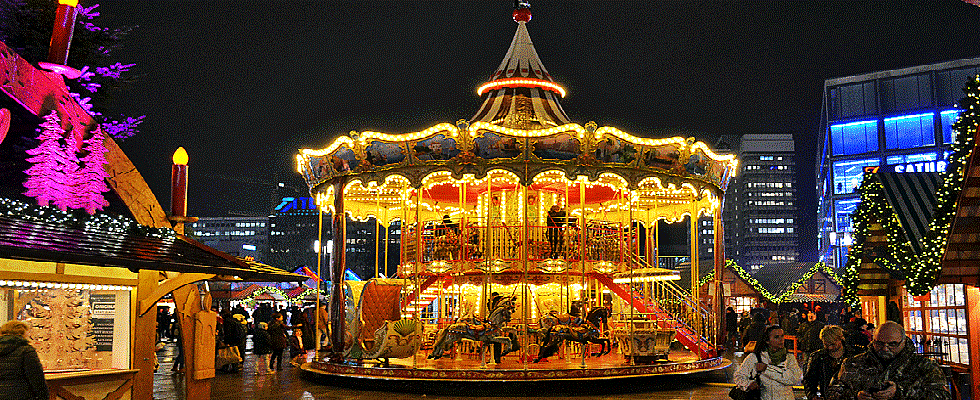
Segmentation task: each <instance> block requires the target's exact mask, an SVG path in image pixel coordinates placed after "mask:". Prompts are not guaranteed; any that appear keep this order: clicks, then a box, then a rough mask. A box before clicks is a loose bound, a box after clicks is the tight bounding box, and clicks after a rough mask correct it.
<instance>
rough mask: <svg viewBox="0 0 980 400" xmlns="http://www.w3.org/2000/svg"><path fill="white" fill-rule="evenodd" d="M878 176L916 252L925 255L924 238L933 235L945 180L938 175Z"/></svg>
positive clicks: (888, 173) (885, 174)
mask: <svg viewBox="0 0 980 400" xmlns="http://www.w3.org/2000/svg"><path fill="white" fill-rule="evenodd" d="M877 175H878V180H879V181H880V182H881V186H882V187H883V188H884V192H885V198H886V199H887V200H888V204H889V205H891V207H892V209H893V210H894V211H895V215H896V216H898V222H899V223H901V224H902V228H903V229H905V235H906V236H907V237H908V238H909V241H910V242H911V243H912V248H913V250H915V252H916V253H919V254H921V253H922V238H923V237H924V236H925V234H926V232H929V223H930V222H931V221H932V214H933V212H934V211H935V209H936V192H937V191H938V190H939V186H940V185H942V177H941V176H940V174H939V173H935V172H878V173H877Z"/></svg>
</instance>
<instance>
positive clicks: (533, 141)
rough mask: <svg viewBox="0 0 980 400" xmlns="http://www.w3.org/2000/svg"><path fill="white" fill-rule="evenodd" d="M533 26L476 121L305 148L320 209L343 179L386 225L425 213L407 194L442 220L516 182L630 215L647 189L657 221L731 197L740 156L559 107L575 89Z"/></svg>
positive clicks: (495, 78) (300, 161)
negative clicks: (560, 75)
mask: <svg viewBox="0 0 980 400" xmlns="http://www.w3.org/2000/svg"><path fill="white" fill-rule="evenodd" d="M530 19H531V14H530V10H529V9H528V8H527V7H526V6H524V5H520V4H519V6H518V9H517V10H515V12H514V20H515V21H517V24H518V25H517V32H516V34H515V35H514V39H513V41H512V42H511V45H510V48H509V50H508V51H507V55H506V56H505V57H504V59H503V61H502V62H501V64H500V66H499V67H498V68H497V70H496V71H495V72H494V73H493V74H492V75H491V77H490V80H489V81H488V82H487V83H486V84H484V85H482V86H481V87H480V88H479V89H478V90H477V92H478V93H479V94H480V95H482V96H483V104H482V105H481V107H480V109H479V111H478V112H477V113H476V115H474V117H473V118H472V119H470V120H463V119H461V120H459V121H457V122H456V123H455V124H450V123H440V124H436V125H434V126H432V127H430V128H428V129H425V130H422V131H419V132H413V133H405V134H389V133H382V132H351V133H350V134H349V135H346V136H341V137H339V138H337V139H336V140H334V141H333V143H331V144H330V145H329V146H327V147H326V148H323V149H319V150H317V149H302V150H300V152H299V154H297V155H296V163H297V171H298V172H299V173H301V174H302V175H303V176H304V178H305V179H306V182H307V184H308V185H309V187H310V189H311V193H313V194H314V196H316V197H317V202H318V204H321V206H323V207H324V208H326V209H328V210H329V208H330V204H331V200H330V198H332V197H333V196H334V193H333V191H334V188H333V186H332V184H333V183H338V182H343V184H344V186H342V188H343V196H344V199H345V200H344V201H345V203H346V204H347V205H348V206H345V209H346V211H347V212H349V213H351V214H352V216H355V217H362V218H363V217H368V216H375V217H379V218H382V219H385V220H389V219H392V218H396V216H397V215H401V214H402V213H403V210H404V209H405V208H406V207H414V206H413V205H410V204H408V203H409V202H408V200H407V199H408V198H409V197H411V196H415V195H417V194H419V190H421V191H422V192H423V193H422V197H424V198H425V199H426V201H427V202H428V203H423V204H421V206H422V207H425V208H427V209H429V211H432V212H433V213H436V214H439V216H441V215H443V213H452V212H453V210H452V209H447V208H446V205H447V204H457V205H462V204H464V203H471V204H470V205H472V204H475V202H476V201H477V198H478V196H479V195H480V194H481V193H483V194H486V193H487V192H491V191H492V192H497V191H498V190H504V191H507V190H513V189H515V188H514V185H524V186H526V187H528V189H529V190H533V191H539V192H541V193H545V192H547V193H558V192H561V193H563V199H564V200H565V201H567V202H569V203H571V202H575V204H579V201H580V200H581V199H580V193H581V192H580V191H579V189H580V187H582V186H584V187H585V190H584V199H585V201H584V202H585V203H587V205H586V206H585V207H584V209H587V210H588V211H589V212H606V211H610V210H613V209H618V208H617V207H620V206H619V204H620V203H622V202H625V200H624V199H625V198H626V196H627V194H628V193H630V192H632V193H642V194H640V195H638V196H639V197H638V199H637V200H636V202H634V204H637V205H638V208H639V209H645V210H651V209H652V210H655V211H654V212H653V213H652V215H650V218H664V219H668V220H680V219H683V215H686V214H690V213H692V212H696V213H705V214H710V213H711V212H712V210H715V209H716V208H718V207H719V206H720V197H721V196H720V193H721V192H723V191H724V190H725V189H726V187H727V185H728V181H729V179H730V178H731V177H732V176H733V174H734V173H735V171H736V169H737V165H738V160H737V159H736V158H735V156H734V155H731V154H717V153H715V152H713V151H712V150H711V149H710V148H709V147H708V146H707V145H706V144H705V143H703V142H698V141H697V140H695V139H694V138H690V137H688V138H685V137H667V138H656V139H653V138H642V137H637V136H634V135H632V134H630V133H627V132H623V131H621V130H619V129H617V128H614V127H609V126H602V127H600V126H598V125H597V124H596V123H595V122H589V123H586V124H584V125H580V124H578V123H572V122H570V121H569V119H568V117H567V115H566V114H565V112H564V111H563V110H562V108H561V105H560V104H559V102H558V99H559V97H560V96H563V95H564V93H565V92H564V89H563V88H562V87H561V86H560V85H558V83H557V82H555V80H554V78H553V77H552V76H551V75H550V74H549V73H548V71H547V69H545V67H544V65H543V64H542V63H541V60H540V59H539V58H538V54H537V52H536V51H535V49H534V45H533V44H532V42H531V39H530V36H529V34H528V31H527V22H528V21H529V20H530ZM582 178H585V179H582ZM461 183H465V184H461ZM508 185H510V186H508ZM464 192H465V193H464ZM528 200H534V199H528ZM644 202H645V204H641V203H644ZM692 202H697V203H698V204H696V205H695V206H694V207H691V204H692ZM551 203H553V201H552V202H549V204H551ZM440 207H442V208H441V209H440ZM358 210H359V211H358ZM600 210H604V211H600ZM619 210H620V211H621V209H619ZM379 213H381V214H385V215H378V214H379ZM355 214H356V215H355Z"/></svg>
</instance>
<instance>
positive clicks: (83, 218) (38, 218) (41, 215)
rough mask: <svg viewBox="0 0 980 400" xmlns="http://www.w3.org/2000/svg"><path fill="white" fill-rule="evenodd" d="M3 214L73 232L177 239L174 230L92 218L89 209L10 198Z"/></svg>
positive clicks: (2, 201) (0, 203) (2, 202)
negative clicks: (96, 232)
mask: <svg viewBox="0 0 980 400" xmlns="http://www.w3.org/2000/svg"><path fill="white" fill-rule="evenodd" d="M0 215H6V216H10V217H15V218H17V219H22V220H25V221H31V222H37V223H42V224H49V225H57V226H63V227H66V228H71V229H82V230H89V231H103V232H107V233H112V234H119V235H133V236H142V237H156V238H161V239H172V238H174V237H175V236H176V233H175V232H174V230H173V229H169V228H151V227H148V226H145V225H140V224H139V223H137V222H136V221H133V220H132V219H129V218H126V217H123V216H109V215H107V214H102V213H97V214H95V215H89V214H87V213H86V212H85V210H73V211H61V210H59V209H58V208H57V207H52V206H38V205H32V204H27V203H24V202H22V201H18V200H14V199H9V198H0Z"/></svg>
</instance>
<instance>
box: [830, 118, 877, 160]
mask: <svg viewBox="0 0 980 400" xmlns="http://www.w3.org/2000/svg"><path fill="white" fill-rule="evenodd" d="M830 137H831V145H832V148H833V150H834V155H835V156H842V155H850V154H861V153H868V152H872V151H878V121H874V120H872V121H857V122H848V123H844V124H837V125H831V126H830Z"/></svg>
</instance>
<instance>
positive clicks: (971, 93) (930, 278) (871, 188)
mask: <svg viewBox="0 0 980 400" xmlns="http://www.w3.org/2000/svg"><path fill="white" fill-rule="evenodd" d="M963 92H964V93H966V98H964V99H963V100H962V101H961V102H960V108H962V109H964V110H965V111H964V112H963V113H961V114H960V117H959V119H957V120H956V122H955V123H954V124H953V127H952V129H953V131H955V132H956V133H957V135H956V141H954V143H953V153H952V154H951V155H950V159H949V165H948V166H947V167H946V172H945V173H944V174H943V185H942V187H940V188H939V191H938V193H937V194H936V197H937V199H936V200H937V202H936V210H935V212H934V213H933V219H932V222H930V224H929V232H927V233H926V234H925V236H924V237H923V239H922V242H923V243H922V247H923V249H922V254H919V255H915V253H914V252H913V251H912V250H911V243H910V242H909V240H908V238H907V237H906V236H905V233H904V230H902V229H897V228H898V226H899V224H898V221H897V220H896V218H895V216H894V213H893V212H892V211H891V209H890V208H888V207H887V202H886V201H885V200H884V199H882V198H881V197H882V193H881V188H880V186H881V184H880V183H877V184H875V182H874V181H871V180H869V179H870V177H869V176H867V175H866V176H865V182H863V183H862V184H861V187H862V188H863V190H862V188H859V189H858V190H859V192H861V204H859V205H858V208H857V210H855V212H854V214H852V216H851V219H852V220H853V222H854V243H855V244H854V245H853V246H852V247H851V250H850V252H849V253H848V257H847V266H846V267H845V270H844V281H843V282H842V284H843V286H844V288H845V290H846V292H847V298H848V300H850V301H852V302H856V300H857V282H858V269H859V268H860V265H861V258H862V256H864V255H865V252H866V251H868V250H869V249H866V248H865V245H864V240H865V238H866V237H867V234H868V228H869V225H870V223H871V222H875V221H880V222H881V223H882V228H883V229H884V230H885V232H886V235H887V241H888V243H887V246H884V247H883V249H884V252H883V253H884V254H881V253H882V252H879V254H875V255H874V256H875V257H873V261H874V262H875V263H878V264H879V265H881V266H883V267H886V268H889V269H892V270H895V271H898V272H901V273H902V274H903V275H904V276H905V278H906V283H907V286H906V289H907V290H908V292H909V293H910V294H912V295H913V296H918V295H923V294H926V293H928V292H929V291H930V290H932V288H933V286H934V284H935V281H936V278H938V277H939V273H940V271H941V270H942V260H943V253H944V252H945V249H946V242H947V240H948V238H949V229H950V224H951V223H952V221H953V217H954V215H955V213H956V201H957V197H958V196H959V193H960V191H961V189H962V186H963V179H964V178H963V170H964V167H965V166H966V163H967V161H968V160H969V157H970V154H971V153H972V152H973V149H974V148H975V147H974V136H975V135H976V129H977V124H978V123H980V115H978V114H977V111H978V109H980V76H978V77H975V78H973V79H972V80H971V81H970V82H967V85H966V87H965V88H964V89H963ZM866 184H867V187H865V185H866ZM866 198H867V200H866Z"/></svg>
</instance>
